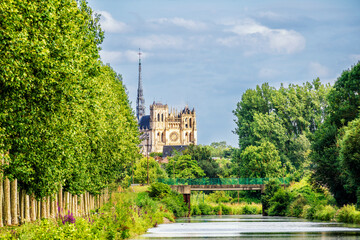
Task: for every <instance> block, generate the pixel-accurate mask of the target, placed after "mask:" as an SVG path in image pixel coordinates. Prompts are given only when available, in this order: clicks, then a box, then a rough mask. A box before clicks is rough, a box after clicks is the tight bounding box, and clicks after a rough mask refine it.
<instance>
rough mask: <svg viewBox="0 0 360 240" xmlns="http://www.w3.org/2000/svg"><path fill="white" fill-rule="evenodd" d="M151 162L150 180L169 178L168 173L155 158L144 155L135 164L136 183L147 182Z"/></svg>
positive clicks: (151, 181)
mask: <svg viewBox="0 0 360 240" xmlns="http://www.w3.org/2000/svg"><path fill="white" fill-rule="evenodd" d="M148 162H149V182H150V183H153V182H156V180H157V179H158V178H167V174H166V172H165V170H164V169H162V168H161V167H160V165H159V163H158V162H156V161H155V159H154V158H152V157H150V158H149V160H148V159H147V158H146V157H142V158H141V159H140V160H139V161H138V162H137V163H135V166H134V181H135V182H136V183H147V166H148Z"/></svg>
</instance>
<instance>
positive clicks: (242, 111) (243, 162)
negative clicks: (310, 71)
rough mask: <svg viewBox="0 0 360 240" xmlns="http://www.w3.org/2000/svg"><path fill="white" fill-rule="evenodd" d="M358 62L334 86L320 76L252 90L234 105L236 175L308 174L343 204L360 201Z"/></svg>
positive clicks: (299, 176)
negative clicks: (297, 82)
mask: <svg viewBox="0 0 360 240" xmlns="http://www.w3.org/2000/svg"><path fill="white" fill-rule="evenodd" d="M359 91H360V62H359V63H357V64H356V65H354V66H353V67H351V68H350V69H348V70H345V71H343V73H342V74H341V76H340V77H339V78H338V79H337V80H336V81H335V84H334V86H330V85H329V84H327V85H324V84H321V82H320V80H319V79H315V80H314V81H313V82H311V83H310V82H307V83H305V84H303V85H296V84H290V85H289V86H288V87H285V86H283V85H282V86H281V87H280V88H279V89H276V88H274V87H271V86H269V85H268V84H267V83H264V84H262V85H261V86H257V87H256V89H248V90H247V91H246V92H245V93H244V94H243V95H242V97H241V100H240V101H239V102H238V104H237V108H236V109H235V110H234V115H235V117H236V124H237V128H236V130H235V133H236V134H237V135H238V137H239V148H238V149H236V150H235V151H233V158H232V161H233V163H234V166H235V169H234V174H235V175H237V176H242V177H279V176H289V177H291V178H292V179H293V180H300V179H301V178H303V177H304V176H310V177H311V181H312V183H313V184H314V185H317V186H322V187H327V188H329V190H330V191H331V193H332V194H333V195H334V197H335V199H336V201H337V203H338V204H339V205H343V204H348V203H356V202H357V203H358V204H359V203H360V184H359V180H360V169H359V166H360V118H359V107H360V95H359V94H360V92H359Z"/></svg>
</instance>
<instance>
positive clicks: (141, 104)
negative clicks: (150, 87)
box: [136, 48, 145, 121]
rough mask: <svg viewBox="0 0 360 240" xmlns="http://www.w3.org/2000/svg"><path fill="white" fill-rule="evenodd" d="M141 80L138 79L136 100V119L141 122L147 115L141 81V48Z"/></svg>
mask: <svg viewBox="0 0 360 240" xmlns="http://www.w3.org/2000/svg"><path fill="white" fill-rule="evenodd" d="M138 54H139V79H138V90H137V99H136V117H137V119H138V121H140V119H141V117H142V116H144V115H145V99H144V95H143V88H142V79H141V52H140V48H139V53H138Z"/></svg>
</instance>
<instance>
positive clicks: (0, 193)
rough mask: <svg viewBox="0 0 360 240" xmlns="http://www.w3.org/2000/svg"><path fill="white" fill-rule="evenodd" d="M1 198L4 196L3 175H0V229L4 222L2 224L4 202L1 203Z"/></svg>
mask: <svg viewBox="0 0 360 240" xmlns="http://www.w3.org/2000/svg"><path fill="white" fill-rule="evenodd" d="M3 196H4V181H3V174H2V173H1V174H0V227H3V226H4V222H3V216H4V214H3V210H4V208H3V206H4V201H3Z"/></svg>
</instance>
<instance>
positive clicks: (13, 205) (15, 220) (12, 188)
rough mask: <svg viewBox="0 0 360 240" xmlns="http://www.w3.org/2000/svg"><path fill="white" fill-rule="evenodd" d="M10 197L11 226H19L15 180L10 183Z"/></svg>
mask: <svg viewBox="0 0 360 240" xmlns="http://www.w3.org/2000/svg"><path fill="white" fill-rule="evenodd" d="M10 185H11V186H10V195H11V196H10V197H11V224H12V225H17V224H19V219H18V209H17V206H18V192H17V180H16V179H15V180H14V181H12V182H11V183H10Z"/></svg>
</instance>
